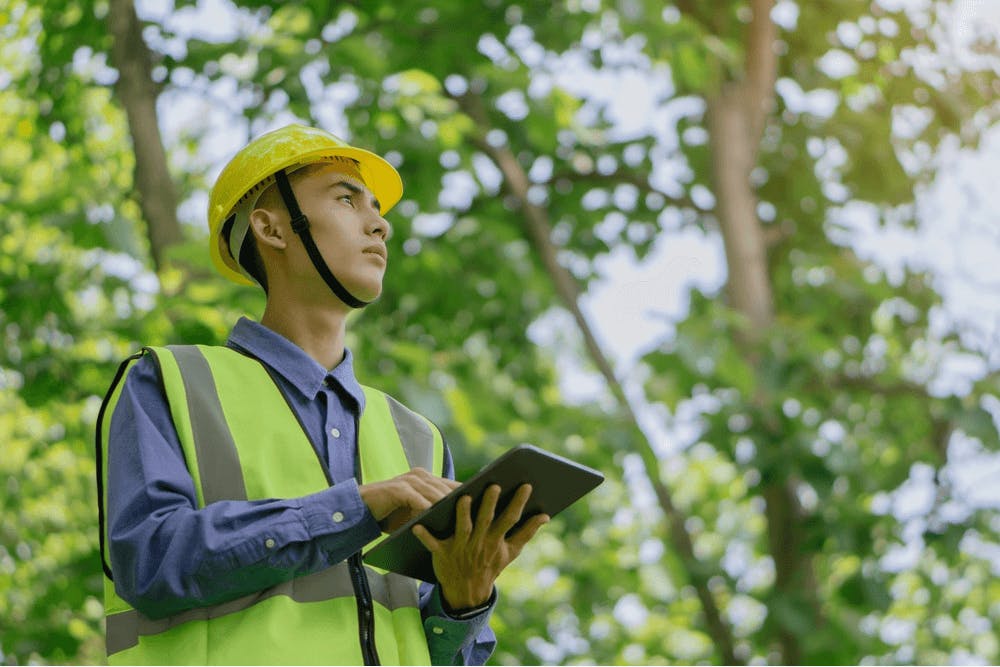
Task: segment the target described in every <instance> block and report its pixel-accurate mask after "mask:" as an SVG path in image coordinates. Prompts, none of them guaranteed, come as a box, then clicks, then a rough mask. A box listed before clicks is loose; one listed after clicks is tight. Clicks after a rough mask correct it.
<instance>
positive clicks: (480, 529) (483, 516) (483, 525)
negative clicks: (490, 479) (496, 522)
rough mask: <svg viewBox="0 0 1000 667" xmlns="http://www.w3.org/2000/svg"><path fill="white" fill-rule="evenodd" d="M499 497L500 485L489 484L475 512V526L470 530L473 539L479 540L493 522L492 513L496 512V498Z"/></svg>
mask: <svg viewBox="0 0 1000 667" xmlns="http://www.w3.org/2000/svg"><path fill="white" fill-rule="evenodd" d="M499 498H500V485H499V484H490V485H489V486H488V487H487V488H486V491H485V492H484V493H483V499H482V501H481V502H480V504H479V511H478V512H476V526H475V528H474V529H473V531H472V539H473V540H477V541H478V540H481V539H482V538H483V536H484V535H485V534H486V531H487V530H489V527H490V524H492V523H493V515H494V514H496V510H497V500H498V499H499Z"/></svg>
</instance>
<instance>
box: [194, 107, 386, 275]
mask: <svg viewBox="0 0 1000 667" xmlns="http://www.w3.org/2000/svg"><path fill="white" fill-rule="evenodd" d="M338 157H342V158H350V159H352V160H354V161H356V162H357V165H358V170H359V171H360V173H361V179H362V180H363V181H364V182H365V185H366V186H368V189H370V190H371V191H372V194H374V195H375V198H376V199H377V200H378V201H379V205H380V206H381V213H382V214H383V215H385V214H386V213H387V212H388V211H389V209H391V208H392V207H393V206H395V205H396V203H397V202H398V201H399V199H400V197H402V196H403V181H402V179H401V178H400V177H399V172H397V171H396V169H395V167H393V166H392V165H391V164H389V163H388V162H387V161H386V160H385V159H383V158H381V157H379V156H378V155H376V154H375V153H372V152H370V151H366V150H364V149H361V148H355V147H354V146H350V145H349V144H347V143H345V142H344V141H342V140H340V139H338V138H337V137H335V136H333V135H332V134H330V133H329V132H326V131H324V130H320V129H317V128H313V127H306V126H304V125H286V126H285V127H282V128H279V129H277V130H272V131H271V132H267V133H266V134H262V135H261V136H259V137H257V138H256V139H254V140H253V141H251V142H250V143H249V144H247V146H246V147H245V148H244V149H243V150H241V151H240V152H239V153H237V154H236V155H235V156H234V157H233V159H232V160H230V161H229V164H227V165H226V166H225V167H224V168H223V169H222V173H220V174H219V178H218V179H216V181H215V185H214V186H212V192H211V193H210V194H209V197H208V231H209V234H208V247H209V252H210V253H211V255H212V262H213V263H214V264H215V267H216V268H217V269H218V270H219V272H220V273H221V274H222V275H224V276H225V277H226V278H228V279H230V280H232V281H233V282H237V283H240V284H244V285H252V284H254V283H253V281H251V280H250V279H249V278H248V277H247V276H246V275H245V273H244V272H243V271H242V270H241V268H240V265H239V262H237V261H236V260H235V259H233V256H232V254H231V253H235V254H236V255H237V256H239V248H233V249H232V250H230V248H229V241H228V239H224V238H223V237H222V231H223V226H224V224H225V221H226V220H227V219H228V218H229V217H230V215H231V214H232V212H233V209H234V207H235V206H236V205H237V203H239V202H240V200H241V199H243V197H244V196H245V195H246V194H248V193H250V192H251V191H256V190H258V189H259V188H257V186H258V185H260V184H262V183H263V182H264V181H269V180H271V177H273V176H274V174H275V172H277V171H278V170H281V169H289V168H290V167H299V166H305V165H306V164H310V163H312V162H321V161H323V160H325V159H329V158H338Z"/></svg>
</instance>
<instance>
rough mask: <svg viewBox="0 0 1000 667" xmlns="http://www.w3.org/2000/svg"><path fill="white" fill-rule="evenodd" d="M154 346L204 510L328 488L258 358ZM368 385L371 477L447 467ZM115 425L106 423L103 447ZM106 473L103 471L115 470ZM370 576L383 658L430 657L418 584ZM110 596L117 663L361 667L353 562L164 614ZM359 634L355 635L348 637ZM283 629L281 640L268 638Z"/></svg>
mask: <svg viewBox="0 0 1000 667" xmlns="http://www.w3.org/2000/svg"><path fill="white" fill-rule="evenodd" d="M149 351H150V352H152V353H153V354H154V358H155V360H156V361H157V363H158V366H159V369H160V375H161V378H162V382H163V386H164V391H165V394H166V397H167V402H168V405H169V409H170V412H171V416H172V417H173V420H174V423H175V426H176V428H177V431H178V437H179V439H180V441H181V446H182V449H183V450H184V454H185V458H186V460H187V465H188V469H189V471H190V472H191V475H192V477H193V478H194V480H195V488H196V491H197V494H198V501H199V506H204V505H206V504H208V503H211V502H216V501H218V500H246V499H251V500H252V499H257V498H273V497H298V496H302V495H307V494H309V493H315V492H317V491H319V490H322V489H323V488H326V486H327V485H328V483H327V481H326V478H325V475H324V473H323V472H322V467H321V466H320V464H319V459H318V458H317V454H316V453H315V450H313V447H312V444H311V443H310V442H309V440H308V438H307V436H306V435H305V433H304V432H303V430H302V428H301V426H300V425H299V422H298V420H297V418H296V417H295V415H294V413H293V412H292V410H291V409H290V408H289V407H288V405H287V403H286V402H285V400H284V397H283V395H282V394H281V392H280V391H279V390H278V387H277V386H276V385H275V383H274V382H273V381H272V380H271V378H270V377H269V376H268V374H267V372H266V370H265V368H264V367H263V366H262V365H261V364H260V363H259V362H257V361H256V360H253V359H250V358H247V357H244V356H242V355H240V354H239V353H237V352H235V351H233V350H230V349H228V348H211V347H201V346H179V347H171V348H169V349H163V348H158V349H151V348H150V349H149ZM363 389H364V392H365V397H366V406H365V411H364V414H363V415H362V417H361V419H360V421H359V424H358V444H359V452H360V467H361V469H362V477H363V479H364V480H365V481H366V482H373V481H379V480H382V479H388V478H390V477H393V476H395V475H397V474H401V473H402V472H405V471H406V470H407V469H410V468H413V467H417V466H420V467H424V468H426V469H429V470H431V471H433V472H435V473H436V474H440V473H441V468H442V460H443V442H442V440H441V436H440V433H439V432H438V431H437V429H436V427H434V426H433V425H432V424H430V422H428V421H427V420H426V419H425V418H423V417H421V416H420V415H418V414H416V413H414V412H412V411H410V410H409V409H408V408H406V407H405V406H403V405H402V404H400V403H399V402H397V401H395V400H394V399H392V398H390V397H388V396H386V395H385V394H383V393H381V392H379V391H377V390H374V389H371V388H368V387H363ZM109 395H110V396H112V397H113V398H110V399H109V401H110V402H111V405H109V406H108V407H110V408H113V404H114V402H115V401H116V400H117V396H118V392H117V391H115V388H112V391H111V392H110V393H109ZM107 414H109V415H110V414H111V410H108V411H107ZM108 421H109V422H110V418H109V419H108ZM107 426H108V425H107V424H102V425H99V428H100V427H103V435H104V438H105V442H106V437H107V431H108V428H107ZM268 443H270V444H268ZM274 443H280V448H281V449H280V451H281V459H280V460H281V461H282V464H281V466H280V467H278V466H275V465H274V464H273V461H274V460H275V458H274V457H273V456H269V454H268V447H272V448H273V447H276V446H277V445H275V444H274ZM393 443H396V445H395V447H393ZM105 452H106V450H105ZM271 453H272V454H273V451H272V452H271ZM105 460H106V454H105ZM268 461H270V462H271V465H266V463H267V462H268ZM102 468H104V466H102ZM101 473H102V474H103V475H106V469H102V470H101ZM105 479H106V477H105ZM102 501H103V499H102ZM365 572H366V574H367V579H368V586H369V588H370V589H371V594H372V599H373V602H374V603H375V605H374V606H375V612H376V613H375V616H376V623H375V635H376V636H375V642H376V645H377V648H378V652H379V655H380V657H381V658H382V660H383V662H386V663H397V664H418V663H427V662H429V654H428V652H427V643H426V638H425V636H424V631H423V624H422V622H421V619H420V613H419V609H418V608H417V604H418V595H417V585H418V582H416V581H415V580H413V579H409V578H407V577H402V576H400V575H396V574H391V573H385V572H384V571H382V570H378V569H374V568H370V567H366V568H365ZM105 592H106V598H107V599H106V609H107V612H106V613H107V650H108V654H109V660H110V661H111V662H130V663H144V662H156V663H161V664H170V663H178V662H186V663H189V664H193V663H199V664H200V663H215V662H229V663H232V662H240V663H246V664H252V663H257V662H264V663H285V664H294V663H314V662H318V663H327V664H334V663H345V664H350V663H359V664H360V659H361V653H360V648H359V645H358V640H357V627H358V620H357V607H356V604H355V590H354V587H353V585H352V582H351V577H350V573H349V570H348V566H347V564H346V563H339V564H337V565H335V566H333V567H331V568H328V569H326V570H323V571H321V572H316V573H313V574H311V575H307V576H303V577H299V578H296V579H294V580H292V581H289V582H286V583H283V584H280V585H278V586H274V587H272V588H269V589H266V590H263V591H260V592H257V593H254V594H252V595H248V596H244V597H241V598H238V599H236V600H231V601H229V602H226V603H224V604H220V605H215V606H211V607H205V608H199V609H193V610H190V611H187V612H184V613H181V614H177V615H175V616H171V617H169V618H166V619H161V620H153V619H150V618H148V617H146V616H144V615H143V614H141V613H140V612H138V611H136V610H134V609H132V608H131V607H130V606H129V605H128V604H127V603H125V602H124V601H123V600H121V598H119V597H118V596H117V595H116V594H115V593H114V590H113V586H112V585H110V582H106V586H105ZM289 605H291V606H289ZM219 624H221V625H219ZM310 624H315V627H313V626H312V625H310ZM216 626H218V627H216ZM306 626H309V627H306ZM352 631H353V632H354V633H355V634H354V640H353V641H348V642H345V641H343V638H344V637H350V636H351V635H350V634H344V633H350V632H352ZM275 634H276V637H275V641H273V642H268V641H266V638H268V637H270V636H271V635H275ZM338 640H339V641H338ZM275 644H278V645H275Z"/></svg>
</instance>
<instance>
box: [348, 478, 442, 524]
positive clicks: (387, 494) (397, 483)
mask: <svg viewBox="0 0 1000 667" xmlns="http://www.w3.org/2000/svg"><path fill="white" fill-rule="evenodd" d="M459 486H461V484H459V483H458V482H456V481H454V480H451V479H445V478H444V477H438V476H436V475H432V474H431V473H429V472H427V471H426V470H424V469H423V468H414V469H413V470H411V471H409V472H407V473H404V474H402V475H399V476H398V477H393V478H392V479H387V480H385V481H383V482H373V483H371V484H362V485H361V486H360V487H358V492H359V493H360V494H361V500H362V501H363V502H364V504H365V505H367V506H368V510H369V511H370V512H371V513H372V515H373V516H374V517H375V520H376V521H378V525H379V528H381V529H382V530H383V531H385V532H387V533H391V532H393V531H394V530H396V529H397V528H399V527H400V526H402V525H403V524H405V523H406V522H407V521H409V520H410V519H412V518H413V517H415V516H417V515H418V514H419V513H420V512H423V511H424V510H425V509H427V508H428V507H430V506H431V505H433V504H434V503H436V502H437V501H439V500H441V499H442V498H444V497H445V496H446V495H448V494H449V493H451V491H452V489H456V488H458V487H459Z"/></svg>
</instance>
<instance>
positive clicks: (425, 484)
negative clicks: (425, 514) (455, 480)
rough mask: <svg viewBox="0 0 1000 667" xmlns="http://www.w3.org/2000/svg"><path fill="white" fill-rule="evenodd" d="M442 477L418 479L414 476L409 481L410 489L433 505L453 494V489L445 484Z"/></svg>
mask: <svg viewBox="0 0 1000 667" xmlns="http://www.w3.org/2000/svg"><path fill="white" fill-rule="evenodd" d="M443 481H444V480H442V479H441V478H440V477H429V478H428V477H418V476H414V477H411V478H410V479H408V480H407V484H408V485H409V488H410V489H413V490H414V491H415V492H417V493H419V494H420V495H421V496H423V497H424V498H425V499H426V500H427V501H428V502H429V503H431V504H433V503H436V502H437V501H439V500H441V499H442V498H444V497H445V496H446V495H448V494H449V493H451V487H449V486H448V485H447V484H444V483H443Z"/></svg>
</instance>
